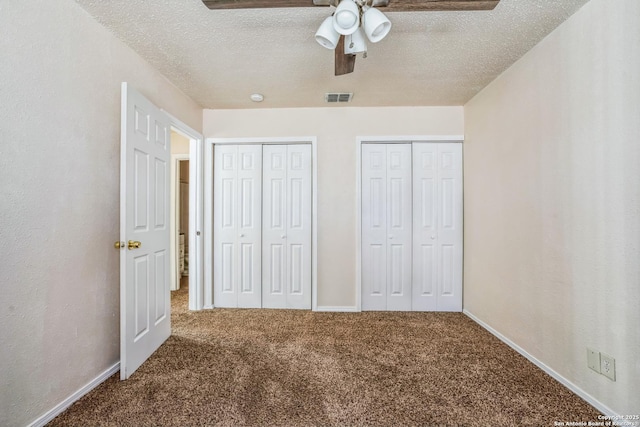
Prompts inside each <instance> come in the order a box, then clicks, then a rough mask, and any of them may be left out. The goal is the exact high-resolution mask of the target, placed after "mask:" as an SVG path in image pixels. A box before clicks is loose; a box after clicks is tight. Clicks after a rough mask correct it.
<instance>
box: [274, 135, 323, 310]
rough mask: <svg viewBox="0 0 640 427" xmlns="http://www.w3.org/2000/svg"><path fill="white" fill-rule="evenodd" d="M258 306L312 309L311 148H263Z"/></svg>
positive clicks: (278, 146) (295, 146) (286, 146)
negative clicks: (259, 291) (260, 291)
mask: <svg viewBox="0 0 640 427" xmlns="http://www.w3.org/2000/svg"><path fill="white" fill-rule="evenodd" d="M263 156H264V162H263V198H262V200H263V225H262V245H263V248H262V286H263V290H262V306H263V307H265V308H294V309H310V308H311V191H312V190H311V146H310V145H266V146H264V148H263Z"/></svg>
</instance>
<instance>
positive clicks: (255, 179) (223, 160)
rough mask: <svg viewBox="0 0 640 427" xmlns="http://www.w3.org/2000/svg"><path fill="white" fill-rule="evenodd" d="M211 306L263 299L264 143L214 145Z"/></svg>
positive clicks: (253, 304)
mask: <svg viewBox="0 0 640 427" xmlns="http://www.w3.org/2000/svg"><path fill="white" fill-rule="evenodd" d="M214 156H215V159H214V179H213V181H214V208H213V209H214V233H213V241H214V243H213V252H214V254H213V258H214V278H213V280H214V286H213V288H214V306H216V307H243V308H255V307H260V305H261V290H262V287H261V279H262V275H261V271H260V260H261V257H262V255H261V252H262V245H261V228H262V215H261V213H262V204H261V197H262V146H260V145H216V146H215V151H214Z"/></svg>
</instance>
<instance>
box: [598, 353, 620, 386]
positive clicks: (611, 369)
mask: <svg viewBox="0 0 640 427" xmlns="http://www.w3.org/2000/svg"><path fill="white" fill-rule="evenodd" d="M600 373H601V374H602V375H604V376H605V377H607V378H609V379H610V380H611V381H615V380H616V360H615V359H614V358H613V357H611V356H609V355H607V354H604V353H601V354H600Z"/></svg>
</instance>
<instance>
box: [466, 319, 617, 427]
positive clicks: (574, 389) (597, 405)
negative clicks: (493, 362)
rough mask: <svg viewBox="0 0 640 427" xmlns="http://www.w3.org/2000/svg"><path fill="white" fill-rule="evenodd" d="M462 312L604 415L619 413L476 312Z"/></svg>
mask: <svg viewBox="0 0 640 427" xmlns="http://www.w3.org/2000/svg"><path fill="white" fill-rule="evenodd" d="M462 312H463V313H464V314H465V315H466V316H468V317H469V318H470V319H471V320H473V321H474V322H476V323H477V324H478V325H480V326H482V327H483V328H484V329H486V330H487V331H489V332H491V333H492V334H493V335H494V336H495V337H496V338H498V339H499V340H500V341H502V342H503V343H505V344H506V345H508V346H509V347H511V348H512V349H514V350H515V351H517V352H518V353H520V354H521V355H523V356H524V357H526V358H527V359H528V360H529V361H530V362H531V363H533V364H534V365H536V366H537V367H538V368H540V369H542V370H543V371H545V372H546V373H547V374H549V375H550V376H551V377H553V378H554V379H555V380H556V381H558V382H559V383H560V384H562V385H563V386H565V387H566V388H568V389H569V390H571V391H572V392H574V393H575V394H577V395H578V396H580V397H581V398H582V399H584V400H585V401H586V402H587V403H588V404H590V405H591V406H593V407H594V408H596V409H597V410H598V411H600V412H602V414H603V415H609V416H616V415H618V414H616V413H615V412H614V411H613V410H612V409H611V408H609V407H608V406H607V405H605V404H604V403H602V402H600V401H599V400H597V399H596V398H595V397H593V396H591V395H590V394H589V393H587V392H586V391H584V390H583V389H581V388H580V387H578V386H577V385H575V384H574V383H572V382H571V381H569V380H568V379H566V378H565V377H563V376H562V375H560V374H559V373H557V372H556V371H554V370H553V369H551V368H550V367H549V366H547V365H545V364H544V363H543V362H541V361H540V360H538V359H537V358H535V357H534V356H533V355H531V354H529V353H528V352H527V351H526V350H525V349H523V348H522V347H520V346H519V345H518V344H516V343H514V342H513V341H511V340H510V339H509V338H507V337H505V336H504V335H502V334H501V333H500V332H498V331H496V330H495V329H493V328H492V327H491V326H489V325H487V324H486V323H484V322H483V321H482V320H480V319H478V318H477V317H476V316H475V315H474V314H472V313H471V312H469V311H468V310H463V311H462Z"/></svg>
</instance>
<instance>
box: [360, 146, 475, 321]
mask: <svg viewBox="0 0 640 427" xmlns="http://www.w3.org/2000/svg"><path fill="white" fill-rule="evenodd" d="M463 141H464V135H400V136H398V135H394V136H357V137H356V311H362V182H361V177H362V170H361V169H362V144H372V143H373V144H375V143H380V144H403V143H404V144H406V143H407V142H436V143H437V142H460V143H462V142H463Z"/></svg>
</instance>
